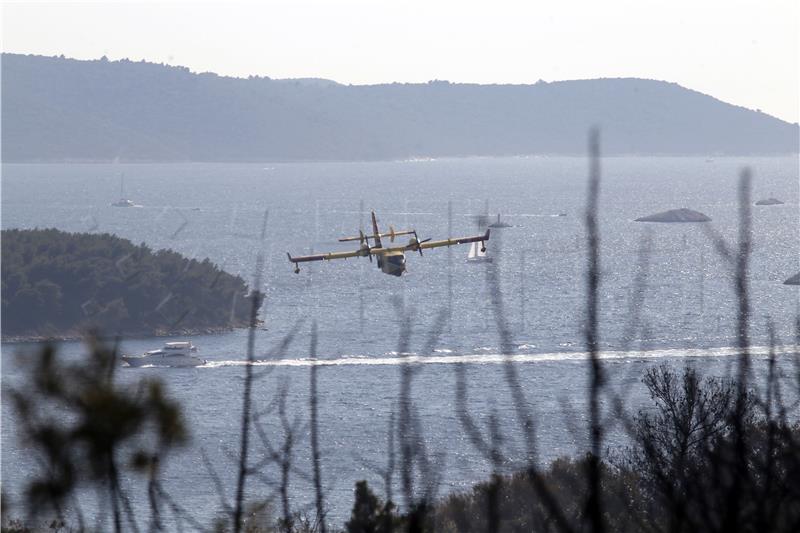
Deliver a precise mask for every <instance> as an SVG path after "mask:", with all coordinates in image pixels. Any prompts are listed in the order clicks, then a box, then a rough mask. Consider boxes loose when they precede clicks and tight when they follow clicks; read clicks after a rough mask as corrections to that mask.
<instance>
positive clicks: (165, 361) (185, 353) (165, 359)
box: [122, 341, 206, 367]
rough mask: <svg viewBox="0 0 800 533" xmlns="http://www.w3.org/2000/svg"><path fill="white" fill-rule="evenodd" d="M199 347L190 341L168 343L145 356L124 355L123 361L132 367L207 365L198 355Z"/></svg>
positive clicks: (146, 353)
mask: <svg viewBox="0 0 800 533" xmlns="http://www.w3.org/2000/svg"><path fill="white" fill-rule="evenodd" d="M195 352H197V347H196V346H194V345H193V344H192V343H191V342H189V341H184V342H168V343H166V344H164V347H163V348H161V349H159V350H150V351H149V352H145V353H144V354H143V355H123V356H122V360H123V361H125V362H126V363H128V365H130V366H145V365H153V366H172V367H188V366H199V365H204V364H206V360H205V359H200V358H199V357H197V356H196V355H193V354H194V353H195Z"/></svg>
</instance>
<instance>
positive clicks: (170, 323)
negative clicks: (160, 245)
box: [2, 229, 253, 339]
mask: <svg viewBox="0 0 800 533" xmlns="http://www.w3.org/2000/svg"><path fill="white" fill-rule="evenodd" d="M2 256H3V261H2V320H3V322H2V334H3V339H14V338H47V337H56V338H59V337H79V336H81V334H82V333H83V332H84V331H86V330H87V329H89V328H100V329H101V330H102V331H104V332H105V333H107V334H120V335H153V334H170V333H182V332H190V333H191V332H201V331H213V330H222V329H229V328H234V327H243V326H247V325H248V323H249V317H250V309H251V300H252V297H253V295H252V293H251V294H248V288H247V285H246V284H245V282H244V280H243V279H242V278H241V277H239V276H233V275H231V274H228V273H227V272H224V271H222V270H221V269H220V268H219V267H217V266H216V265H214V264H213V263H211V262H210V261H209V260H208V259H204V260H202V261H198V260H196V259H190V258H187V257H184V256H182V255H181V254H179V253H177V252H173V251H171V250H158V251H155V252H154V251H152V250H151V249H150V248H148V247H147V246H145V245H144V244H140V245H138V246H137V245H135V244H133V243H132V242H131V241H129V240H127V239H121V238H119V237H116V236H114V235H109V234H87V233H66V232H63V231H59V230H55V229H43V230H40V229H34V230H19V229H13V230H3V232H2Z"/></svg>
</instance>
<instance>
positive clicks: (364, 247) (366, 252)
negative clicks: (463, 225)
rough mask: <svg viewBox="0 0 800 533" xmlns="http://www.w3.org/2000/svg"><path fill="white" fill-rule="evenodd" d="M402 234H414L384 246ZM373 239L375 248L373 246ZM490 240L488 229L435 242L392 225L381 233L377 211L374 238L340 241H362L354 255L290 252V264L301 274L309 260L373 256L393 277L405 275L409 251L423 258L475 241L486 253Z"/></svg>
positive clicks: (343, 239) (359, 237)
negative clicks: (385, 240)
mask: <svg viewBox="0 0 800 533" xmlns="http://www.w3.org/2000/svg"><path fill="white" fill-rule="evenodd" d="M400 235H413V237H411V240H410V241H409V242H408V244H406V245H405V246H383V243H382V242H381V237H389V242H391V243H393V242H394V239H395V237H398V236H400ZM370 240H372V242H373V243H374V246H370ZM488 240H489V230H488V229H487V230H486V233H485V234H484V235H477V236H475V237H462V238H459V239H445V240H441V241H431V239H425V240H422V241H421V240H419V238H418V237H417V232H416V230H413V229H412V230H401V231H395V229H394V228H393V227H392V226H389V232H388V233H381V232H380V231H378V221H377V219H376V218H375V211H373V212H372V235H365V234H364V232H363V231H359V235H358V236H357V237H344V238H342V239H339V241H340V242H348V241H359V242H360V243H361V246H360V247H359V249H358V250H354V251H352V252H328V253H324V254H315V255H301V256H297V257H292V254H290V253H287V254H286V255H288V256H289V261H291V262H292V263H294V273H295V274H299V273H300V263H306V262H308V261H330V260H332V259H347V258H348V257H369V261H370V263H371V262H372V256H375V257H376V258H377V259H378V268H380V269H381V271H382V272H383V273H384V274H389V275H392V276H401V275H402V274H403V272H405V271H406V252H419V255H422V250H427V249H429V248H439V247H440V246H453V245H454V244H467V243H471V242H479V243H481V251H483V252H485V251H486V241H488Z"/></svg>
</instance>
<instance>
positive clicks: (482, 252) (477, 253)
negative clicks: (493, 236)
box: [467, 242, 492, 263]
mask: <svg viewBox="0 0 800 533" xmlns="http://www.w3.org/2000/svg"><path fill="white" fill-rule="evenodd" d="M483 246H484V245H483V243H477V242H473V243H472V244H471V245H470V247H469V253H468V254H467V263H491V262H492V258H491V257H489V256H488V255H486V248H484V247H483Z"/></svg>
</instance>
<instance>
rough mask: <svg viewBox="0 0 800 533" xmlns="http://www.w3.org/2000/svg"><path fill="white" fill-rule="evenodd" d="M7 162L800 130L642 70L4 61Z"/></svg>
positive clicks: (467, 150) (741, 150)
mask: <svg viewBox="0 0 800 533" xmlns="http://www.w3.org/2000/svg"><path fill="white" fill-rule="evenodd" d="M2 59H3V61H2V90H3V92H2V115H3V132H2V135H3V138H2V141H3V153H2V155H3V160H5V161H34V160H45V161H58V160H70V159H87V160H110V159H114V158H117V157H119V158H121V159H124V160H159V161H184V160H190V161H208V160H242V161H247V160H276V159H277V160H286V159H310V160H324V159H382V158H406V157H421V156H459V155H509V154H523V153H524V154H533V153H551V154H556V153H582V152H583V151H584V142H585V141H584V140H585V137H586V131H587V128H589V127H590V126H591V125H599V126H601V127H602V130H603V147H604V151H605V152H606V153H617V154H620V153H639V154H756V153H762V154H771V153H790V152H795V151H796V150H797V145H798V127H797V125H794V124H788V123H786V122H783V121H781V120H778V119H776V118H774V117H771V116H769V115H765V114H763V113H759V112H755V111H750V110H747V109H744V108H741V107H736V106H732V105H729V104H726V103H724V102H721V101H719V100H716V99H714V98H712V97H710V96H707V95H704V94H701V93H698V92H695V91H691V90H688V89H685V88H683V87H680V86H678V85H676V84H671V83H666V82H661V81H652V80H641V79H599V80H583V81H564V82H554V83H538V84H536V85H472V84H450V83H447V82H431V83H427V84H391V85H369V86H345V85H340V84H336V83H333V82H327V81H326V80H296V81H294V80H271V79H269V78H250V79H240V78H226V77H220V76H217V75H215V74H194V73H192V72H190V71H189V70H188V69H186V68H181V67H169V66H164V65H156V64H152V63H144V62H138V63H137V62H131V61H127V60H123V61H116V62H109V61H105V60H98V61H77V60H71V59H62V58H50V57H42V56H23V55H15V54H4V55H3V56H2Z"/></svg>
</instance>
